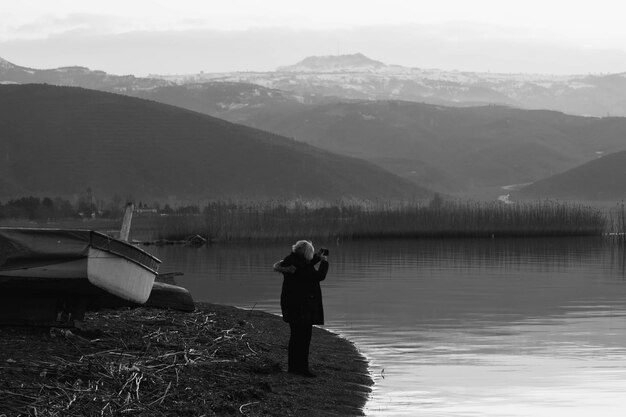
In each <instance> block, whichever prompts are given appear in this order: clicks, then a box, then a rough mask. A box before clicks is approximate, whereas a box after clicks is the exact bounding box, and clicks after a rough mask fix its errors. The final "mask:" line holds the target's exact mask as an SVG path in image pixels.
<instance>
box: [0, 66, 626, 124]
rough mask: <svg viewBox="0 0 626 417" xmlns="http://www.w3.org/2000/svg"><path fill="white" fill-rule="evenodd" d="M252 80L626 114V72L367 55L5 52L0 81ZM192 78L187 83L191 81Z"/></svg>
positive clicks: (111, 84) (131, 83)
mask: <svg viewBox="0 0 626 417" xmlns="http://www.w3.org/2000/svg"><path fill="white" fill-rule="evenodd" d="M207 82H221V83H227V84H228V85H230V86H233V85H235V84H238V83H243V84H255V85H258V86H262V87H264V88H267V89H270V90H281V91H283V92H285V93H286V94H291V95H294V96H300V97H305V98H311V99H315V98H320V97H331V98H334V99H336V100H337V99H360V100H362V99H365V100H404V101H416V102H424V103H430V104H437V105H446V106H475V105H489V104H500V105H507V106H513V107H519V108H525V109H547V110H556V111H562V112H565V113H569V114H577V115H589V116H601V117H604V116H626V73H620V74H608V75H607V74H605V75H559V76H557V75H546V74H498V73H477V72H463V71H444V70H439V69H424V68H408V67H402V66H399V65H387V64H384V63H382V62H380V61H376V60H373V59H370V58H368V57H366V56H364V55H363V54H353V55H338V56H322V57H307V58H305V59H303V60H302V61H300V62H298V63H297V64H295V65H291V66H284V67H279V68H278V70H277V71H268V72H230V73H200V74H184V75H176V76H163V75H152V76H150V77H148V78H138V77H134V76H132V75H125V76H117V75H110V74H107V73H105V72H102V71H92V70H89V69H88V68H84V67H64V68H57V69H44V70H39V69H33V68H26V67H20V66H17V65H15V64H12V63H10V62H8V61H6V60H3V59H2V58H0V83H20V84H24V83H48V84H55V85H69V86H79V87H84V88H91V89H97V90H103V91H110V92H117V93H122V94H128V95H139V94H142V93H145V92H151V91H153V90H155V89H159V88H162V87H171V86H174V85H184V86H185V88H186V89H188V90H190V94H191V95H193V91H191V90H193V89H194V88H197V86H198V85H199V84H201V83H207ZM187 84H189V86H186V85H187Z"/></svg>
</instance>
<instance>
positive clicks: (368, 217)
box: [145, 200, 608, 241]
mask: <svg viewBox="0 0 626 417" xmlns="http://www.w3.org/2000/svg"><path fill="white" fill-rule="evenodd" d="M146 222H151V223H152V224H150V225H148V224H146V225H145V226H146V229H149V230H152V231H153V233H154V235H153V236H152V237H153V238H154V239H172V240H177V239H182V238H184V237H186V236H189V235H192V234H200V235H202V236H204V237H206V238H208V239H209V240H212V241H243V240H251V241H254V240H285V239H286V240H293V239H297V238H301V237H303V236H306V237H309V238H313V239H324V240H332V239H357V238H399V237H400V238H401V237H491V236H498V237H514V236H524V237H532V236H584V235H601V234H603V233H604V232H605V231H606V228H607V224H608V222H607V217H606V215H605V214H603V213H602V212H601V211H600V210H597V209H594V208H591V207H586V206H582V205H572V204H560V203H553V202H543V203H526V204H514V205H506V204H501V203H497V202H494V203H473V202H442V201H438V200H433V201H432V202H431V203H430V204H428V205H418V204H407V205H394V206H384V205H379V206H363V205H355V206H346V205H338V206H332V207H330V206H329V207H308V206H305V205H295V206H286V205H284V204H272V203H263V204H226V203H213V204H211V205H209V206H207V207H206V208H205V209H204V210H203V211H202V213H200V214H196V215H187V216H154V217H152V218H151V219H150V220H148V219H146Z"/></svg>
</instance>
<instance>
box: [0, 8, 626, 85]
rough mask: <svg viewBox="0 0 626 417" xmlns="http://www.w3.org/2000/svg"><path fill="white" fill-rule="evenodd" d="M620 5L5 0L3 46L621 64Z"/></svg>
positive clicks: (81, 55)
mask: <svg viewBox="0 0 626 417" xmlns="http://www.w3.org/2000/svg"><path fill="white" fill-rule="evenodd" d="M621 3H624V5H622V4H621ZM624 12H626V2H623V0H594V1H589V0H585V1H581V0H569V1H561V0H558V1H556V0H519V1H510V0H471V1H469V0H427V1H423V0H384V1H372V0H315V1H313V0H307V1H300V0H263V1H261V0H219V1H215V0H176V1H171V0H170V1H165V0H124V1H121V0H107V1H94V0H55V1H50V0H20V1H9V0H2V1H1V2H0V57H1V58H4V59H6V60H8V61H10V62H12V63H14V64H16V65H21V66H25V67H30V68H38V69H44V68H57V67H61V66H70V65H80V66H86V67H88V68H91V69H97V70H103V71H106V72H109V73H113V74H120V75H121V74H134V75H137V76H145V75H148V74H190V73H198V72H200V71H204V72H225V71H272V70H274V69H276V68H277V67H278V66H283V65H291V64H294V63H296V62H298V61H300V60H302V59H304V58H306V57H307V56H314V55H317V56H324V55H337V54H353V53H363V54H365V55H366V56H368V57H369V58H372V59H375V60H378V61H382V62H384V63H386V64H396V65H403V66H407V67H418V68H440V69H443V70H460V71H479V72H487V71H489V72H505V73H545V74H588V73H617V72H626V25H624V24H623V16H624Z"/></svg>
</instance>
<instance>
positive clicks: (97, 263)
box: [0, 227, 160, 324]
mask: <svg viewBox="0 0 626 417" xmlns="http://www.w3.org/2000/svg"><path fill="white" fill-rule="evenodd" d="M159 263H160V260H159V259H157V258H156V257H154V256H152V255H150V254H149V253H147V252H145V251H143V250H142V249H140V248H138V247H135V246H133V245H131V244H129V243H127V242H124V241H121V240H118V239H114V238H112V237H110V236H107V235H105V234H103V233H100V232H96V231H93V230H78V229H76V230H72V229H35V228H32V229H29V228H6V227H0V290H1V291H0V298H1V299H0V307H1V308H2V309H1V311H0V324H1V323H5V324H7V322H8V323H9V324H12V323H14V322H16V321H18V322H20V321H25V322H26V324H28V323H31V322H32V321H35V322H37V321H38V320H40V317H39V316H42V315H44V314H48V313H49V310H50V309H54V310H55V312H56V314H57V319H58V318H59V317H58V314H68V315H70V316H71V315H74V316H75V317H74V318H75V319H80V318H82V314H84V311H85V310H86V309H89V308H90V303H92V302H96V301H97V300H98V299H100V301H97V303H98V304H101V303H102V301H101V300H102V299H107V297H108V298H111V297H110V296H111V295H112V296H114V298H118V299H121V300H124V301H128V302H131V303H137V304H143V303H145V302H146V301H147V300H148V298H149V296H150V293H151V291H152V286H153V283H154V278H155V276H156V275H157V271H158V267H159ZM18 302H19V303H21V304H18V305H16V303H18ZM2 304H4V306H3V305H2ZM6 304H9V307H7V305H6ZM33 304H34V306H33ZM11 308H16V309H17V311H13V310H10V309H11ZM20 310H21V312H20ZM39 310H46V311H47V313H44V312H43V311H41V312H40V313H41V314H38V313H37V311H39ZM20 317H22V318H21V319H20ZM46 317H48V316H47V315H46ZM70 320H71V319H70ZM57 321H58V320H57Z"/></svg>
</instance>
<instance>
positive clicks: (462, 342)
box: [147, 238, 626, 417]
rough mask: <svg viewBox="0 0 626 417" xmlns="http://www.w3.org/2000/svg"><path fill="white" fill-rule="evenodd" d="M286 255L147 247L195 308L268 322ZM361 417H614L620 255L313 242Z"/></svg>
mask: <svg viewBox="0 0 626 417" xmlns="http://www.w3.org/2000/svg"><path fill="white" fill-rule="evenodd" d="M290 243H291V242H288V243H285V244H256V245H252V244H237V245H235V244H223V245H213V246H208V247H203V248H188V247H183V246H165V247H158V248H154V247H148V248H147V249H148V250H149V251H150V252H152V253H154V254H155V255H156V256H158V257H159V258H161V259H162V260H163V264H162V266H161V272H173V271H182V272H184V274H185V275H184V276H183V277H180V278H179V279H177V281H178V283H179V284H180V285H183V286H185V287H187V288H188V289H189V290H190V291H191V293H192V294H193V296H194V298H195V299H196V300H197V301H207V302H213V303H220V304H231V305H236V306H240V307H244V308H255V309H262V310H265V311H269V312H272V313H279V311H280V307H279V296H280V288H281V283H282V276H281V275H280V274H277V273H274V272H272V270H271V265H272V264H273V263H274V262H275V261H277V260H279V259H281V258H282V257H284V256H286V255H287V254H288V252H289V250H290ZM314 243H317V244H316V246H327V247H329V248H330V252H331V253H330V257H329V260H330V262H331V269H330V273H329V275H328V277H327V279H326V281H324V282H323V283H322V291H323V293H324V307H325V312H326V318H327V324H326V326H324V327H325V328H327V329H329V330H331V331H334V332H337V333H339V334H341V335H342V336H344V337H346V338H348V339H350V340H352V341H353V342H355V343H356V345H357V346H358V348H359V350H360V351H361V352H362V353H363V354H364V355H365V356H367V358H368V359H369V360H370V364H371V372H372V375H373V377H374V380H375V386H374V391H373V393H372V396H371V399H370V401H369V402H368V403H367V405H366V409H365V412H366V414H367V415H371V416H429V417H431V416H447V417H449V416H481V417H485V416H498V417H502V416H550V417H553V416H555V415H567V416H568V417H572V416H589V415H590V414H592V413H595V414H596V415H599V416H603V417H607V416H618V415H619V416H622V415H623V407H624V406H623V396H624V392H626V257H625V252H624V248H623V247H620V246H618V245H610V244H608V243H607V242H606V241H604V240H602V239H600V238H568V239H564V238H545V239H465V240H453V239H449V240H429V239H425V240H419V239H418V240H400V241H357V242H332V243H328V242H314Z"/></svg>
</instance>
